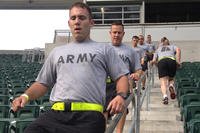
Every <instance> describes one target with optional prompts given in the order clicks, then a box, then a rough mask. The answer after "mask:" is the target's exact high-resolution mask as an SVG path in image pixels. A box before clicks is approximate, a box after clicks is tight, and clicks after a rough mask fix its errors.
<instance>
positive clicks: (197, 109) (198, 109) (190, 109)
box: [183, 104, 200, 133]
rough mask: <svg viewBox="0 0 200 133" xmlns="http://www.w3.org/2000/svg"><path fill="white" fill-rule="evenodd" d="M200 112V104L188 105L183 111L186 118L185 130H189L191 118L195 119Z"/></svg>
mask: <svg viewBox="0 0 200 133" xmlns="http://www.w3.org/2000/svg"><path fill="white" fill-rule="evenodd" d="M199 114H200V104H198V105H191V104H190V105H186V106H185V107H184V111H183V116H184V117H183V118H184V130H185V132H186V133H187V132H188V123H189V122H190V120H192V119H194V118H195V116H197V115H199Z"/></svg>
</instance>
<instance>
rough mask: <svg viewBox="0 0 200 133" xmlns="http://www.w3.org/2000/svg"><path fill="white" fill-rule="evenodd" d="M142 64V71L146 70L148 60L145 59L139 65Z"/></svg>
mask: <svg viewBox="0 0 200 133" xmlns="http://www.w3.org/2000/svg"><path fill="white" fill-rule="evenodd" d="M141 66H142V71H143V72H144V71H146V70H147V69H148V62H147V61H145V62H144V64H142V65H141Z"/></svg>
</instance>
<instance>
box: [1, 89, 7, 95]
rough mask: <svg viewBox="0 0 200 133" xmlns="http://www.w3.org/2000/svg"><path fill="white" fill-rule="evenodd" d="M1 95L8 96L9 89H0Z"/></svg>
mask: <svg viewBox="0 0 200 133" xmlns="http://www.w3.org/2000/svg"><path fill="white" fill-rule="evenodd" d="M0 95H8V89H7V88H0Z"/></svg>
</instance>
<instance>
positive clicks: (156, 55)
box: [153, 49, 158, 60]
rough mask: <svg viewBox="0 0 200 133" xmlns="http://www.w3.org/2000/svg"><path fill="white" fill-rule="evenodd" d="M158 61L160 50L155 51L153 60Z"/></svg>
mask: <svg viewBox="0 0 200 133" xmlns="http://www.w3.org/2000/svg"><path fill="white" fill-rule="evenodd" d="M157 59H158V49H157V50H156V51H155V53H154V55H153V60H157Z"/></svg>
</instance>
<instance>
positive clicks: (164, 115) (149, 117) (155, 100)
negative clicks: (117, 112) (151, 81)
mask: <svg viewBox="0 0 200 133" xmlns="http://www.w3.org/2000/svg"><path fill="white" fill-rule="evenodd" d="M177 105H178V103H177V100H176V99H175V100H171V99H170V98H169V104H168V105H164V104H163V103H162V95H161V92H160V85H159V80H158V78H157V77H156V78H155V85H154V88H152V89H151V93H150V104H149V107H150V110H149V111H147V110H146V99H145V100H144V103H143V106H142V109H141V112H140V114H141V115H140V133H169V132H170V133H183V132H184V128H183V122H182V121H180V109H179V108H178V106H177ZM129 111H130V113H129V114H128V116H127V118H126V125H125V127H124V131H123V132H124V133H129V129H130V124H131V121H132V119H131V116H132V112H131V111H132V110H131V106H129Z"/></svg>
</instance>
